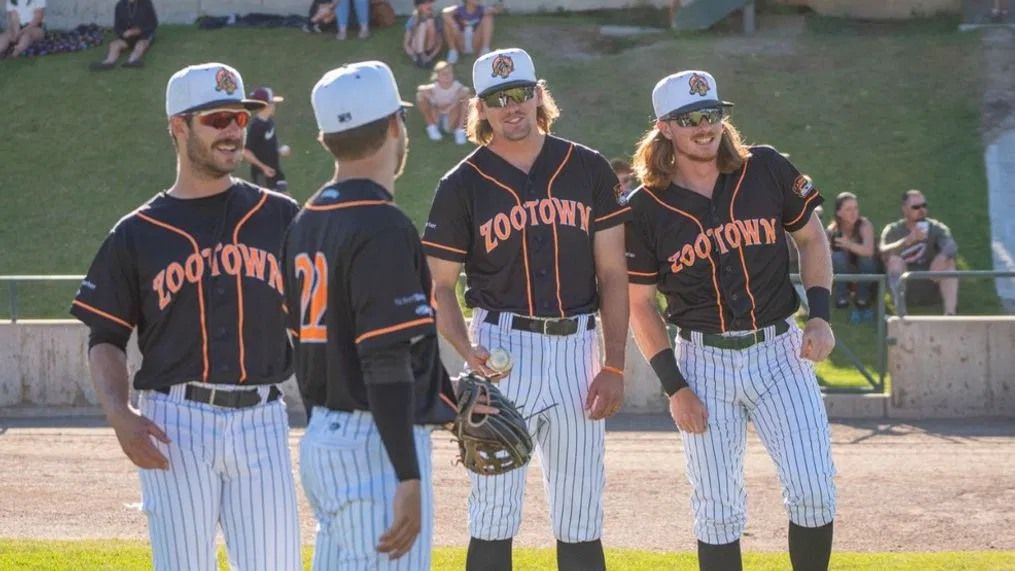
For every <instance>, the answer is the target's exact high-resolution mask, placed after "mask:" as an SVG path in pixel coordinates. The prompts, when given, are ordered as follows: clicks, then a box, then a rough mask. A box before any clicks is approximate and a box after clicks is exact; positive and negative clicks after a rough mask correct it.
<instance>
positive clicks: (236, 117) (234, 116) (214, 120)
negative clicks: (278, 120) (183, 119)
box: [187, 109, 250, 131]
mask: <svg viewBox="0 0 1015 571" xmlns="http://www.w3.org/2000/svg"><path fill="white" fill-rule="evenodd" d="M187 116H188V117H197V120H198V121H200V122H201V124H202V125H204V126H205V127H211V128H212V129H218V130H219V131H221V130H222V129H225V128H226V127H228V126H229V124H230V123H232V122H233V121H236V125H237V126H238V127H240V128H243V127H246V126H247V123H249V122H250V111H247V110H245V109H241V110H239V111H212V112H209V113H187Z"/></svg>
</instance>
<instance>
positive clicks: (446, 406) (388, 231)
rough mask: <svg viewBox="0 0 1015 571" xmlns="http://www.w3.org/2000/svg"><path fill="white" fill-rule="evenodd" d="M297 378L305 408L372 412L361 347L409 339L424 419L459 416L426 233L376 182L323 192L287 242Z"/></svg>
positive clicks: (292, 229)
mask: <svg viewBox="0 0 1015 571" xmlns="http://www.w3.org/2000/svg"><path fill="white" fill-rule="evenodd" d="M283 259H284V264H285V268H286V270H285V280H286V281H285V283H286V305H287V307H288V308H289V320H288V322H289V329H290V333H291V334H292V335H293V336H294V339H296V340H297V343H296V379H297V381H298V382H299V385H300V392H301V393H302V395H303V399H304V402H305V403H306V404H307V408H311V407H313V406H324V407H326V408H328V409H331V410H345V411H352V410H370V405H369V402H368V401H367V391H366V386H365V384H364V379H363V371H362V369H361V366H360V357H359V351H361V350H369V349H371V348H379V347H384V346H388V345H391V344H394V343H399V342H403V341H408V342H409V343H410V354H411V356H412V372H413V378H414V382H415V402H416V418H415V421H416V423H417V424H443V423H446V422H450V421H452V420H453V419H454V417H455V408H454V406H455V397H454V392H453V391H452V388H451V381H450V379H449V378H448V373H447V371H445V370H444V365H443V364H442V363H441V360H440V355H439V354H438V346H437V329H436V325H435V322H434V308H433V305H432V303H431V302H432V300H431V289H432V283H431V278H430V270H429V268H428V267H427V265H426V259H425V257H424V256H423V249H422V246H421V245H420V242H419V234H418V232H417V231H416V228H415V227H414V226H413V225H412V221H411V220H409V217H408V216H406V215H405V213H404V212H402V210H401V209H399V208H398V207H397V206H396V205H395V203H394V202H392V198H391V195H390V194H388V192H387V191H386V190H385V189H384V188H382V187H381V186H379V185H377V184H376V183H374V182H372V181H369V180H350V181H343V182H341V183H338V184H334V185H331V186H326V187H324V188H322V189H321V190H319V191H318V192H317V194H315V195H314V197H313V198H311V200H310V201H309V202H307V204H306V206H305V207H304V208H303V210H302V211H300V213H299V214H298V215H297V216H296V220H295V221H294V222H293V225H292V226H291V227H290V229H289V233H288V236H287V238H286V241H285V247H284V250H283Z"/></svg>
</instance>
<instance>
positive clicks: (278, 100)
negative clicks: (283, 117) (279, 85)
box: [271, 95, 285, 103]
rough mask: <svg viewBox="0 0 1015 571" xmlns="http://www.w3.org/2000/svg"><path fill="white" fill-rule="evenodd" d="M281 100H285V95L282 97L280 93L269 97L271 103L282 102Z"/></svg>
mask: <svg viewBox="0 0 1015 571" xmlns="http://www.w3.org/2000/svg"><path fill="white" fill-rule="evenodd" d="M283 101H285V97H282V96H281V95H275V96H273V97H272V98H271V102H272V103H282V102H283Z"/></svg>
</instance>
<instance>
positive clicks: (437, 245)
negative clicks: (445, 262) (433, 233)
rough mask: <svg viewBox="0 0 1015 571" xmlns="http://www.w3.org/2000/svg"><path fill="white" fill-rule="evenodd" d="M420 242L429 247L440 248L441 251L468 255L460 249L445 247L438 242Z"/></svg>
mask: <svg viewBox="0 0 1015 571" xmlns="http://www.w3.org/2000/svg"><path fill="white" fill-rule="evenodd" d="M420 242H422V243H424V244H426V245H427V246H433V247H434V248H440V249H441V250H447V251H449V252H454V253H456V254H468V252H466V251H465V250H459V249H458V248H452V247H451V246H445V245H444V244H438V243H437V242H430V241H427V240H420Z"/></svg>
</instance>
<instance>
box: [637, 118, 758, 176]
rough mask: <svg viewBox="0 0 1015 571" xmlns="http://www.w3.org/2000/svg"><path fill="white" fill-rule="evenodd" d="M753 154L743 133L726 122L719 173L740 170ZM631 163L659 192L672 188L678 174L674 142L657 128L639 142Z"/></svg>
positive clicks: (720, 147)
mask: <svg viewBox="0 0 1015 571" xmlns="http://www.w3.org/2000/svg"><path fill="white" fill-rule="evenodd" d="M750 154H751V153H750V151H748V150H747V146H746V145H744V142H743V138H742V137H741V136H740V131H737V128H736V127H734V126H733V123H730V122H729V121H728V120H725V119H724V120H723V122H722V138H721V139H720V141H719V155H718V157H716V162H717V163H718V166H719V172H721V173H724V174H728V173H731V172H733V171H735V170H737V169H739V168H740V167H741V166H742V165H743V164H744V161H745V160H746V159H747V157H748V156H750ZM632 162H633V163H634V165H633V166H634V172H635V174H636V175H637V176H638V179H639V180H641V182H642V184H644V185H645V186H647V187H649V188H654V189H657V190H658V189H663V188H666V187H667V186H669V185H670V180H672V178H673V175H674V174H676V172H677V162H676V156H675V154H674V151H673V141H671V140H669V139H667V138H666V137H665V136H663V134H662V133H661V132H660V131H659V129H658V128H656V127H655V126H654V125H653V126H652V128H651V129H649V130H648V131H647V132H646V133H645V135H644V136H643V137H642V138H641V140H640V141H638V148H637V150H635V152H634V158H633V160H632Z"/></svg>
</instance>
